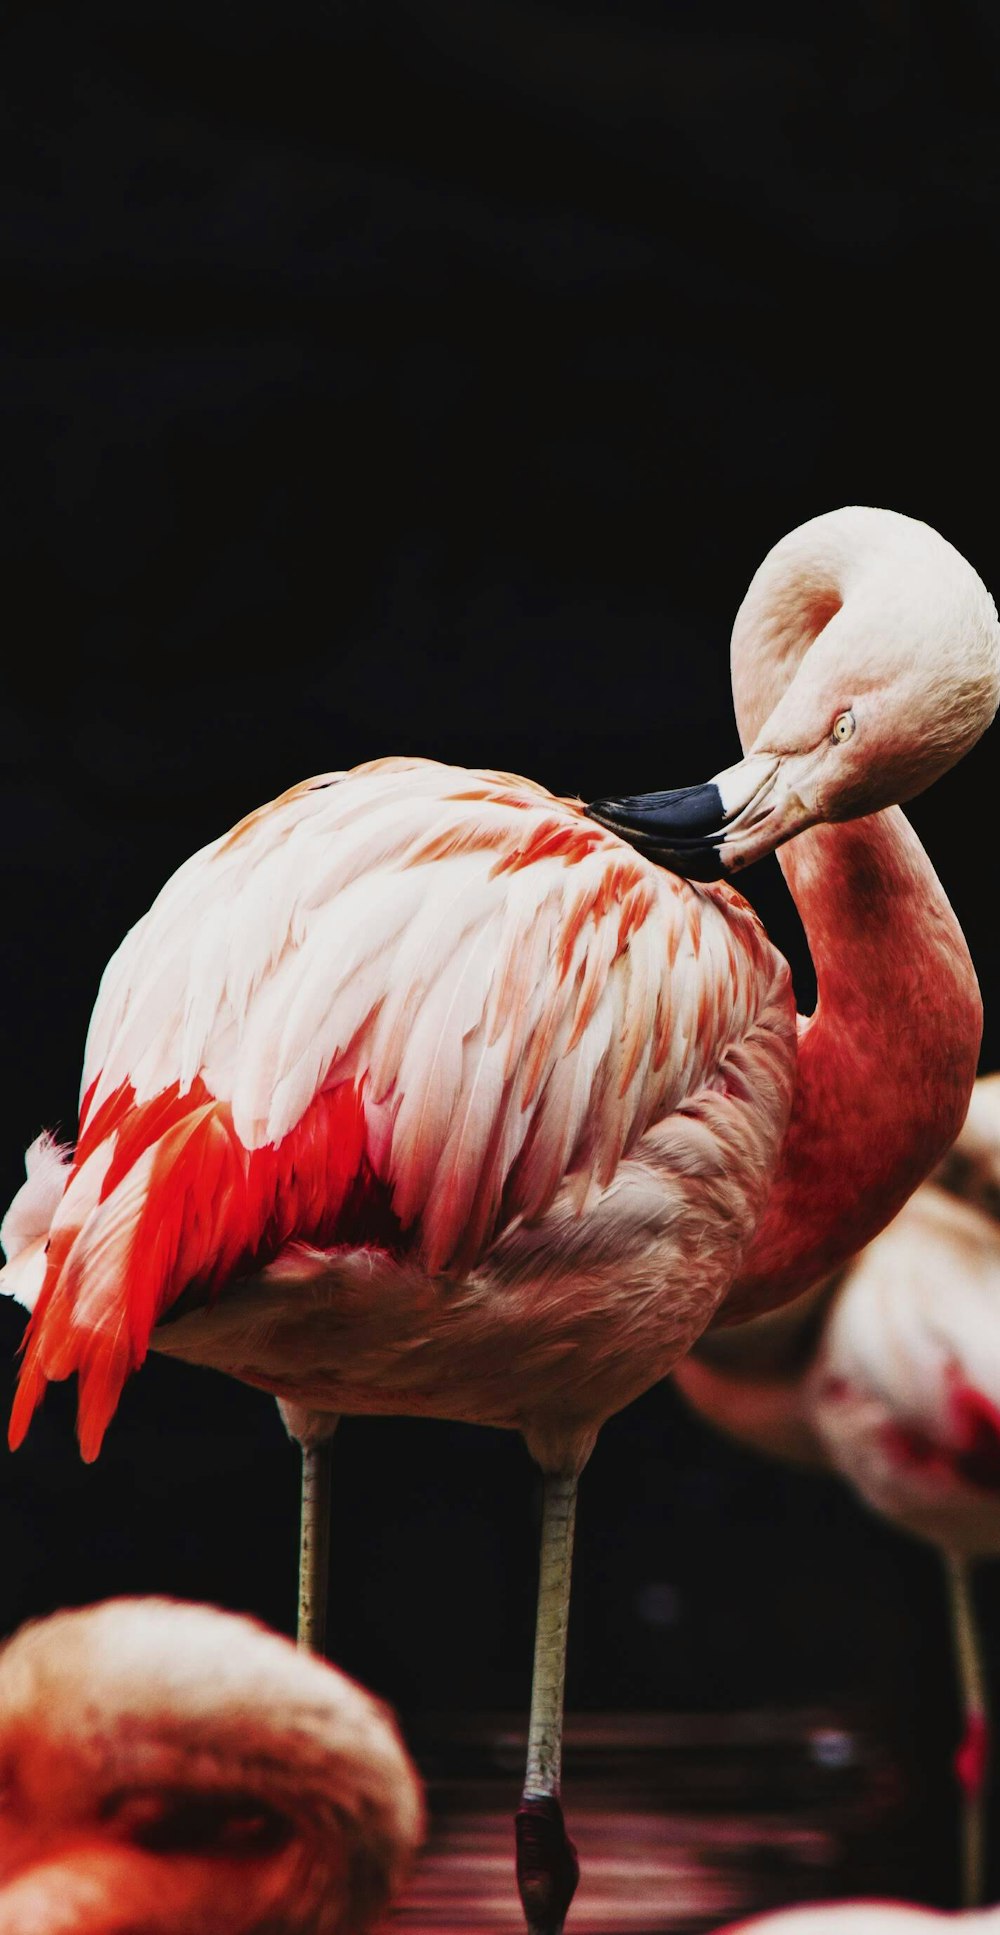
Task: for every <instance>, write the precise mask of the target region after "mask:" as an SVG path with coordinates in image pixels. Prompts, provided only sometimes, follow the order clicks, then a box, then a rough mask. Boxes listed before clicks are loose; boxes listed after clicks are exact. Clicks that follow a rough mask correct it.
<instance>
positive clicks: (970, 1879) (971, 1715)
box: [945, 1552, 989, 1908]
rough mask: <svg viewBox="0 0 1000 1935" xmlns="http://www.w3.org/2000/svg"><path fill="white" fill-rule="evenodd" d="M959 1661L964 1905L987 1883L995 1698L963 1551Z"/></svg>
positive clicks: (956, 1607) (957, 1606) (955, 1600)
mask: <svg viewBox="0 0 1000 1935" xmlns="http://www.w3.org/2000/svg"><path fill="white" fill-rule="evenodd" d="M945 1566H946V1569H947V1574H948V1599H949V1604H950V1607H951V1622H952V1631H953V1634H954V1640H955V1660H956V1665H957V1669H958V1683H959V1692H960V1695H961V1702H962V1713H963V1717H964V1723H965V1724H964V1729H963V1734H962V1742H961V1745H960V1747H959V1749H958V1752H957V1754H956V1755H955V1775H956V1778H957V1780H958V1783H959V1787H960V1788H961V1794H962V1803H961V1805H962V1866H961V1879H962V1894H961V1903H960V1906H961V1907H963V1908H981V1907H982V1905H983V1902H984V1900H985V1892H984V1891H985V1882H986V1874H985V1868H986V1783H987V1776H988V1771H989V1767H988V1756H989V1701H988V1696H987V1691H986V1675H985V1670H984V1666H983V1656H982V1648H981V1645H980V1640H979V1628H978V1625H977V1622H976V1608H975V1601H974V1598H973V1593H972V1569H971V1566H970V1564H969V1562H968V1560H967V1559H962V1558H960V1557H959V1556H958V1554H957V1553H954V1552H948V1553H946V1554H945Z"/></svg>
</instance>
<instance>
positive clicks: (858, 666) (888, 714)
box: [587, 506, 1000, 878]
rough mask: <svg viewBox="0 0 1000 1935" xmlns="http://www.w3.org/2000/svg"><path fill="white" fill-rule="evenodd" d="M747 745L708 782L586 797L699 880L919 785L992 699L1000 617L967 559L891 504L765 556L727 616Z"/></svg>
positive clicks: (612, 823)
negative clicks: (822, 823) (890, 508)
mask: <svg viewBox="0 0 1000 1935" xmlns="http://www.w3.org/2000/svg"><path fill="white" fill-rule="evenodd" d="M732 660H733V693H734V698H735V702H736V709H737V716H738V719H739V724H740V728H741V734H742V737H743V742H744V745H745V747H746V752H745V754H744V757H743V758H742V759H741V760H739V761H738V762H737V763H736V764H735V765H734V766H730V767H728V768H727V769H726V770H725V771H724V772H721V773H718V774H716V776H715V777H714V778H713V779H711V780H709V781H708V782H707V784H704V785H701V786H689V787H683V788H680V789H677V790H674V791H670V792H663V793H644V794H637V795H634V796H633V797H631V798H622V799H602V800H595V801H594V802H593V803H592V804H591V805H590V806H589V807H588V809H587V811H588V812H589V813H590V814H591V816H592V817H593V818H594V819H596V820H598V821H599V822H600V823H601V825H603V826H606V827H608V828H610V829H611V830H612V831H613V832H615V833H618V834H620V835H621V836H622V838H624V839H626V840H628V841H629V842H630V844H632V845H633V846H636V847H637V848H639V849H640V851H643V852H645V853H647V854H648V855H649V856H650V858H652V859H655V860H658V861H660V862H662V863H663V864H666V865H668V866H670V867H671V868H672V869H673V870H674V871H675V872H678V873H685V874H689V875H692V876H694V877H696V878H705V877H712V876H717V875H718V874H720V873H729V872H735V871H736V870H737V869H739V868H742V867H746V866H749V865H750V864H751V863H752V862H753V861H755V860H759V859H761V858H762V857H763V856H764V855H765V854H767V853H771V852H773V851H774V849H775V848H776V847H779V846H782V845H783V844H784V842H785V841H786V840H791V839H793V838H794V837H795V835H796V834H798V833H801V832H803V831H804V830H805V829H806V828H807V827H810V826H815V825H816V824H817V823H819V822H820V821H838V820H848V819H858V818H861V817H862V816H863V815H865V814H867V813H874V812H877V811H879V810H880V809H881V808H882V807H886V806H891V805H894V804H897V803H899V802H901V801H904V800H908V799H912V798H913V797H914V795H915V794H917V793H921V792H923V791H924V789H925V788H926V787H928V786H930V785H932V784H933V782H934V781H935V780H936V779H939V778H940V777H941V775H942V773H945V772H947V770H948V768H949V767H950V766H953V765H955V764H956V763H957V761H958V760H959V759H961V758H962V757H963V755H964V754H965V753H966V752H968V751H969V749H970V747H971V746H973V745H974V744H975V742H976V740H977V739H978V738H979V737H980V735H981V734H982V733H983V732H984V731H985V729H986V727H987V726H988V725H989V723H990V721H991V719H992V718H993V715H994V713H995V712H996V709H997V704H998V702H1000V623H998V620H997V613H996V608H995V606H994V604H993V600H992V598H991V597H990V595H989V593H988V591H987V590H986V587H985V586H984V585H983V583H982V581H981V579H980V578H979V577H978V576H977V574H976V572H975V571H974V570H973V569H972V566H971V565H969V564H967V563H966V561H965V559H964V558H963V557H961V556H960V554H959V553H958V552H957V551H956V550H954V548H953V547H952V546H951V545H950V544H948V543H947V542H946V541H945V539H944V538H942V537H940V536H939V535H938V533H937V532H936V531H932V530H931V529H930V527H929V526H928V525H926V524H921V523H918V522H917V521H916V520H915V519H913V518H908V517H902V516H900V515H899V514H898V513H896V512H894V511H880V510H868V509H865V508H862V507H858V506H855V507H852V508H850V509H846V510H841V511H833V512H830V513H828V514H827V515H826V516H824V517H817V518H813V519H812V520H811V521H810V522H809V523H808V524H804V525H802V526H800V527H799V529H798V530H795V531H792V532H791V533H790V534H789V535H788V537H786V538H783V539H782V540H781V542H780V543H779V544H777V545H776V546H775V547H774V549H773V550H772V551H771V552H770V553H769V555H768V557H767V558H765V560H764V563H763V564H762V565H761V566H760V568H759V570H758V571H757V573H756V575H755V577H754V579H753V581H752V583H751V585H750V588H749V591H748V592H747V595H746V597H745V599H744V601H743V604H742V605H741V607H740V610H739V613H738V614H737V618H736V624H735V627H734V631H733V646H732Z"/></svg>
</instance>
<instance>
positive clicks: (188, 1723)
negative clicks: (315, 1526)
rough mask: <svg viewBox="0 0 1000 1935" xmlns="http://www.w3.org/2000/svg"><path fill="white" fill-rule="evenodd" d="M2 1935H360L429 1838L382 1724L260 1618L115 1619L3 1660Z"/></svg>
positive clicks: (361, 1698) (203, 1611)
mask: <svg viewBox="0 0 1000 1935" xmlns="http://www.w3.org/2000/svg"><path fill="white" fill-rule="evenodd" d="M0 1765H2V1767H3V1772H4V1805H3V1808H2V1809H0V1930H2V1931H3V1935H42V1932H43V1931H44V1935H139V1931H140V1930H141V1931H142V1935H265V1931H266V1935H363V1931H364V1930H365V1929H368V1928H370V1927H371V1926H372V1925H373V1923H374V1922H375V1920H376V1918H380V1916H381V1911H382V1909H383V1908H384V1907H385V1906H386V1904H387V1903H388V1901H389V1900H390V1898H391V1897H392V1896H393V1895H394V1894H395V1893H396V1892H397V1890H398V1888H399V1887H400V1885H401V1883H402V1881H403V1880H404V1879H405V1877H406V1875H407V1873H408V1871H409V1868H410V1865H411V1862H412V1859H413V1856H414V1853H415V1851H416V1849H417V1848H418V1846H419V1844H420V1841H421V1839H422V1835H423V1827H424V1806H423V1793H422V1787H421V1782H420V1778H419V1776H418V1774H417V1772H416V1769H415V1768H414V1766H413V1764H412V1762H411V1760H410V1758H409V1755H408V1754H407V1752H406V1749H405V1747H404V1745H403V1742H402V1740H401V1739H400V1736H399V1733H398V1731H397V1728H396V1726H395V1723H394V1720H393V1718H392V1716H391V1714H390V1713H389V1711H388V1709H387V1708H385V1707H384V1706H382V1704H381V1703H380V1702H379V1701H377V1700H374V1699H373V1698H372V1697H371V1696H370V1695H369V1694H368V1693H366V1692H365V1690H364V1689H363V1688H362V1687H360V1686H358V1685H356V1684H355V1682H354V1681H353V1680H349V1679H348V1678H347V1677H346V1676H345V1675H344V1674H343V1673H339V1672H338V1671H337V1670H336V1668H334V1667H332V1666H328V1665H326V1664H325V1663H324V1662H320V1661H319V1660H316V1659H313V1658H311V1657H310V1656H308V1655H304V1654H302V1653H301V1652H297V1651H296V1649H295V1648H294V1647H293V1646H291V1645H290V1644H289V1642H288V1641H287V1640H286V1639H282V1638H281V1637H279V1635H278V1634H277V1633H273V1632H270V1631H268V1630H267V1628H265V1627H263V1626H261V1625H259V1624H258V1623H257V1621H256V1620H250V1619H244V1618H240V1617H236V1616H234V1615H233V1614H231V1613H224V1612H219V1611H217V1610H216V1609H215V1608H213V1607H209V1606H194V1605H190V1604H187V1603H183V1602H180V1601H176V1600H166V1599H116V1600H106V1601H105V1602H104V1603H103V1604H101V1605H98V1606H88V1607H85V1608H83V1609H80V1610H76V1611H73V1612H62V1613H56V1614H54V1615H52V1616H51V1617H49V1618H47V1619H42V1620H35V1621H32V1622H30V1623H29V1624H28V1625H26V1626H23V1627H22V1628H21V1629H20V1631H19V1632H18V1633H16V1634H15V1635H14V1637H13V1638H12V1639H9V1640H7V1641H6V1643H5V1644H4V1646H3V1647H2V1649H0Z"/></svg>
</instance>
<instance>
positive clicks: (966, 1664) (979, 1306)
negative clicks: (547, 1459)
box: [674, 1074, 1000, 1907]
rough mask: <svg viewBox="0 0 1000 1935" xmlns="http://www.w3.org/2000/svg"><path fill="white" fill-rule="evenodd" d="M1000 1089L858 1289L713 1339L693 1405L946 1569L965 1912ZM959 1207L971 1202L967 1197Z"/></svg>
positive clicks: (995, 1518) (976, 1817) (993, 1317)
mask: <svg viewBox="0 0 1000 1935" xmlns="http://www.w3.org/2000/svg"><path fill="white" fill-rule="evenodd" d="M998 1171H1000V1074H994V1075H988V1076H983V1077H981V1078H980V1080H979V1081H978V1082H977V1083H976V1086H975V1089H974V1091H973V1095H972V1100H971V1103H970V1107H969V1113H968V1116H967V1118H966V1122H965V1126H964V1127H963V1129H962V1131H961V1133H960V1135H959V1136H958V1139H957V1141H956V1143H955V1145H954V1147H953V1149H952V1150H951V1151H950V1152H949V1154H948V1155H947V1156H946V1157H945V1159H944V1161H943V1162H942V1163H941V1164H940V1165H939V1167H938V1169H937V1170H936V1171H935V1172H934V1175H933V1176H932V1177H931V1178H930V1179H929V1180H928V1181H927V1182H925V1183H923V1184H922V1185H921V1187H920V1188H919V1189H918V1190H917V1191H916V1192H915V1194H914V1195H913V1196H911V1197H910V1199H909V1201H908V1202H907V1203H905V1204H904V1206H903V1208H902V1209H901V1210H900V1211H899V1213H898V1215H897V1216H896V1218H895V1220H894V1221H893V1222H892V1223H891V1224H890V1225H889V1227H888V1228H887V1229H885V1230H883V1231H882V1233H881V1234H880V1235H879V1236H877V1237H876V1238H875V1239H874V1240H873V1241H872V1242H871V1243H870V1244H869V1245H868V1247H867V1248H866V1249H865V1250H863V1251H862V1253H861V1255H860V1256H859V1257H858V1258H856V1259H855V1261H854V1262H853V1263H851V1264H849V1265H848V1267H847V1269H846V1271H844V1272H842V1273H839V1274H837V1275H836V1276H834V1277H833V1278H832V1279H831V1280H830V1281H829V1282H828V1283H826V1284H821V1285H818V1286H817V1287H816V1288H815V1290H813V1291H812V1292H810V1293H809V1295H808V1296H806V1297H804V1298H802V1299H801V1300H800V1302H799V1304H797V1305H794V1306H793V1307H792V1308H790V1309H788V1310H785V1311H782V1312H780V1313H777V1314H774V1315H771V1316H769V1317H764V1318H761V1319H759V1320H758V1321H757V1322H756V1323H749V1324H747V1325H746V1326H744V1328H743V1329H742V1330H738V1331H732V1332H729V1333H727V1334H726V1335H725V1337H720V1339H719V1340H718V1342H716V1341H715V1340H714V1339H713V1340H712V1341H709V1340H708V1339H703V1340H702V1344H701V1346H700V1348H699V1353H696V1354H693V1355H691V1356H689V1357H688V1358H687V1359H685V1361H684V1362H683V1363H682V1364H679V1365H678V1366H677V1367H676V1370H675V1372H674V1381H675V1382H676V1383H677V1384H678V1385H679V1387H680V1389H681V1391H682V1392H683V1393H684V1395H685V1397H686V1399H687V1401H688V1403H689V1404H691V1405H692V1406H693V1408H694V1409H695V1410H696V1411H697V1412H698V1413H699V1414H700V1415H701V1416H702V1417H704V1418H706V1419H707V1420H708V1421H709V1422H711V1423H713V1424H715V1425H716V1426H718V1427H719V1428H720V1429H722V1430H723V1431H725V1432H726V1433H727V1434H728V1435H729V1436H731V1437H734V1438H736V1439H738V1440H740V1441H741V1442H743V1443H745V1444H749V1445H751V1446H752V1447H753V1448H754V1449H756V1450H759V1451H764V1452H768V1453H771V1454H772V1455H774V1456H777V1457H783V1458H787V1459H791V1460H793V1461H795V1462H798V1463H803V1464H815V1465H825V1466H826V1467H827V1468H829V1469H832V1470H834V1471H837V1472H839V1473H840V1475H841V1476H842V1477H844V1478H846V1479H847V1481H848V1482H849V1483H850V1484H851V1485H852V1486H853V1488H854V1490H855V1491H856V1492H857V1493H858V1494H859V1495H860V1497H861V1498H862V1499H863V1500H864V1501H865V1502H866V1504H868V1505H869V1506H871V1507H872V1508H873V1509H874V1510H875V1511H877V1512H880V1513H881V1514H882V1516H883V1517H885V1518H887V1519H889V1520H890V1522H891V1523H892V1524H894V1525H898V1526H901V1527H902V1528H903V1529H904V1530H906V1531H908V1532H912V1533H915V1534H917V1536H919V1537H922V1538H924V1539H927V1540H928V1541H929V1542H930V1543H931V1544H933V1545H934V1546H935V1547H936V1548H937V1550H938V1551H939V1552H940V1554H941V1556H942V1559H943V1562H944V1566H945V1573H946V1579H947V1587H948V1594H949V1602H950V1607H951V1616H952V1627H953V1633H954V1642H955V1652H956V1664H957V1670H958V1679H959V1686H960V1691H961V1698H962V1705H963V1709H964V1716H965V1726H964V1735H963V1740H962V1743H961V1746H960V1748H959V1750H958V1753H957V1755H956V1759H955V1770H956V1774H957V1777H958V1782H959V1787H960V1791H961V1796H962V1844H963V1845H962V1898H963V1901H964V1903H965V1905H966V1906H967V1907H973V1906H978V1905H979V1904H980V1903H981V1901H982V1897H983V1882H984V1874H983V1870H984V1859H985V1818H984V1809H985V1794H986V1771H987V1753H988V1700H987V1690H986V1679H985V1673H984V1667H983V1661H982V1656H981V1648H980V1644H979V1638H978V1633H977V1627H976V1620H975V1609H974V1600H973V1593H972V1578H971V1569H972V1567H973V1565H974V1563H975V1561H976V1560H977V1559H979V1558H982V1557H986V1556H989V1555H996V1554H998V1553H1000V1224H998V1223H997V1221H996V1220H995V1218H994V1217H993V1215H992V1214H990V1213H989V1206H991V1205H992V1203H993V1202H994V1201H995V1183H994V1182H993V1177H994V1175H996V1174H997V1173H998ZM958 1192H960V1193H958Z"/></svg>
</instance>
